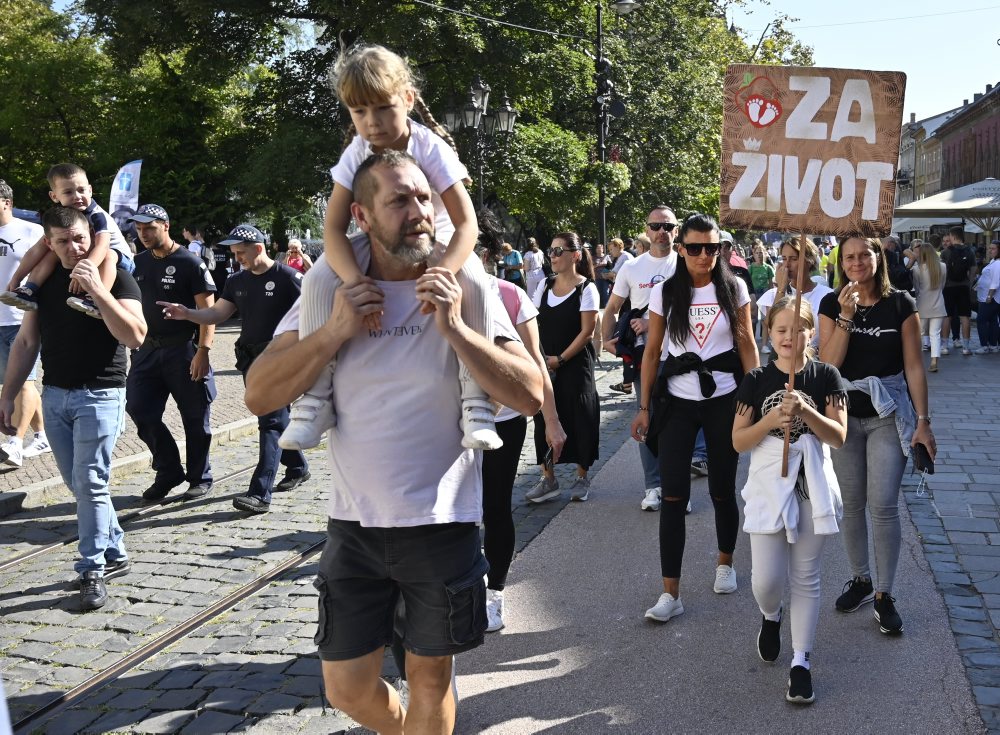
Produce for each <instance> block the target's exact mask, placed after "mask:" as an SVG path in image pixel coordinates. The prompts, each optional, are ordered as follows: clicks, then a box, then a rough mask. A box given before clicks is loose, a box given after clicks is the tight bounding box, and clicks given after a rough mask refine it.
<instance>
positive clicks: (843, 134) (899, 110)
mask: <svg viewBox="0 0 1000 735" xmlns="http://www.w3.org/2000/svg"><path fill="white" fill-rule="evenodd" d="M905 87H906V75H905V74H903V73H902V72H879V71H862V70H856V69H821V68H813V67H794V66H760V65H751V64H732V65H730V66H729V68H728V69H727V70H726V80H725V89H724V96H723V99H724V102H723V128H722V187H721V192H720V200H721V201H720V220H721V222H722V225H723V226H724V227H727V228H730V229H747V230H751V229H752V230H778V231H780V232H816V233H822V234H825V235H838V236H846V235H851V234H861V235H864V236H867V237H882V236H885V235H888V234H889V232H890V229H891V227H892V209H893V202H894V199H895V194H896V190H895V175H896V163H897V161H898V158H899V136H900V130H901V128H902V120H903V93H904V91H905Z"/></svg>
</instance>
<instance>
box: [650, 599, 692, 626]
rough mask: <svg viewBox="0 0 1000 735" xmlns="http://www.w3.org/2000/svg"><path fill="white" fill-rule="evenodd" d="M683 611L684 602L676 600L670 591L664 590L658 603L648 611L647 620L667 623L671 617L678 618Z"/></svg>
mask: <svg viewBox="0 0 1000 735" xmlns="http://www.w3.org/2000/svg"><path fill="white" fill-rule="evenodd" d="M682 612H684V604H683V603H682V602H681V601H680V600H675V599H674V596H673V595H672V594H670V593H669V592H664V593H663V594H662V595H660V599H659V600H657V601H656V604H655V605H653V606H652V607H651V608H649V609H648V610H647V611H646V620H655V621H656V622H658V623H665V622H667V621H668V620H670V618H676V617H677V616H678V615H680V614H681V613H682Z"/></svg>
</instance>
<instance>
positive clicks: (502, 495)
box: [483, 416, 528, 590]
mask: <svg viewBox="0 0 1000 735" xmlns="http://www.w3.org/2000/svg"><path fill="white" fill-rule="evenodd" d="M527 429H528V420H527V419H526V418H524V416H518V417H517V418H513V419H510V420H509V421H501V422H499V423H498V424H497V434H498V435H499V436H500V438H501V439H503V446H502V447H500V449H494V450H493V451H492V452H483V531H484V540H483V551H485V552H486V561H488V562H489V563H490V571H489V575H488V579H487V586H488V587H489V588H490V589H491V590H502V589H503V588H504V585H505V584H506V583H507V572H508V571H509V570H510V563H511V561H512V560H513V559H514V546H515V534H514V518H513V516H512V515H511V508H510V506H511V496H512V494H513V492H514V480H515V479H516V478H517V467H518V465H519V464H520V462H521V448H522V447H523V446H524V436H525V433H526V432H527Z"/></svg>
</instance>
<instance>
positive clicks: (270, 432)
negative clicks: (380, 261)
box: [158, 225, 310, 513]
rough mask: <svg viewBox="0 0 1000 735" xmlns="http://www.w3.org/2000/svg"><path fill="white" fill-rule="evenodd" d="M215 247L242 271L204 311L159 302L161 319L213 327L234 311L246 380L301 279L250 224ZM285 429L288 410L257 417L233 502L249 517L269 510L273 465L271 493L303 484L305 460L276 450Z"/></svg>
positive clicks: (299, 287)
mask: <svg viewBox="0 0 1000 735" xmlns="http://www.w3.org/2000/svg"><path fill="white" fill-rule="evenodd" d="M219 244H220V245H229V246H230V247H231V249H232V252H233V256H234V257H235V258H236V261H237V262H238V263H239V264H240V265H241V266H242V270H240V272H239V273H235V274H233V275H232V276H230V277H229V280H228V281H226V290H225V291H224V292H223V293H222V296H221V298H220V299H219V300H218V301H217V302H216V303H215V305H214V306H212V307H210V308H199V309H191V308H189V307H188V306H185V305H184V304H177V303H173V302H170V301H160V302H158V305H159V306H160V307H161V308H162V315H163V317H164V318H166V319H187V320H190V321H192V322H195V323H196V324H203V325H204V324H219V323H221V322H224V321H225V320H226V319H229V317H231V316H232V315H233V313H234V312H235V311H236V309H237V308H238V309H239V310H240V316H241V317H242V320H243V322H242V326H241V328H240V337H239V339H238V340H236V367H237V369H238V370H239V371H240V372H242V373H243V379H244V381H245V380H246V374H247V371H248V370H249V369H250V365H251V364H252V363H253V361H254V360H255V359H257V356H258V355H260V353H261V352H263V351H264V348H265V347H267V345H268V343H269V342H270V341H271V338H272V337H273V336H274V329H275V327H277V326H278V322H280V321H281V319H282V317H284V316H285V313H286V312H287V311H288V310H289V309H290V308H292V305H293V304H294V303H295V301H296V300H297V299H298V298H299V293H300V291H301V290H302V274H301V273H299V272H298V271H296V270H293V269H292V268H289V267H288V266H287V265H282V264H280V263H275V262H274V261H273V260H271V258H269V257H268V255H267V250H266V249H265V247H264V235H263V233H261V231H260V230H258V229H257V228H256V227H254V226H253V225H239V226H238V227H236V228H235V229H233V231H232V232H230V233H229V236H228V237H226V238H225V239H224V240H222V241H221V242H220V243H219ZM286 426H288V407H287V406H286V407H284V408H282V409H280V410H278V411H274V412H272V413H269V414H266V415H264V416H261V417H260V418H258V420H257V427H258V430H259V432H260V455H259V458H258V460H257V469H256V470H254V473H253V477H252V478H251V479H250V489H249V490H248V492H247V494H246V495H243V496H240V497H237V498H234V499H233V505H234V506H235V507H236V508H238V509H240V510H245V511H248V512H250V513H266V512H267V511H268V510H269V509H270V507H271V490H272V487H271V486H272V485H273V484H274V478H275V476H276V475H277V472H278V463H279V462H280V463H281V464H283V465H285V477H284V479H282V480H281V482H279V483H278V484H277V485H276V486H274V491H275V492H284V491H288V490H291V489H293V488H295V487H297V486H298V485H300V484H302V483H303V482H305V481H306V480H308V479H309V477H310V475H309V465H308V464H307V463H306V458H305V455H304V454H303V453H302V452H300V451H296V450H287V449H285V450H282V449H280V448H279V447H278V437H280V436H281V432H283V431H284V430H285V427H286Z"/></svg>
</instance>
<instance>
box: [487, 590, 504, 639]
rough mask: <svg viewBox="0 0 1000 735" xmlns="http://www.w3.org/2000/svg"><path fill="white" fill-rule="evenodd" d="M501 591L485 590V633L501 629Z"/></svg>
mask: <svg viewBox="0 0 1000 735" xmlns="http://www.w3.org/2000/svg"><path fill="white" fill-rule="evenodd" d="M503 625H504V623H503V590H491V589H488V588H487V590H486V632H487V633H496V632H497V631H498V630H500V629H501V628H503Z"/></svg>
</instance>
